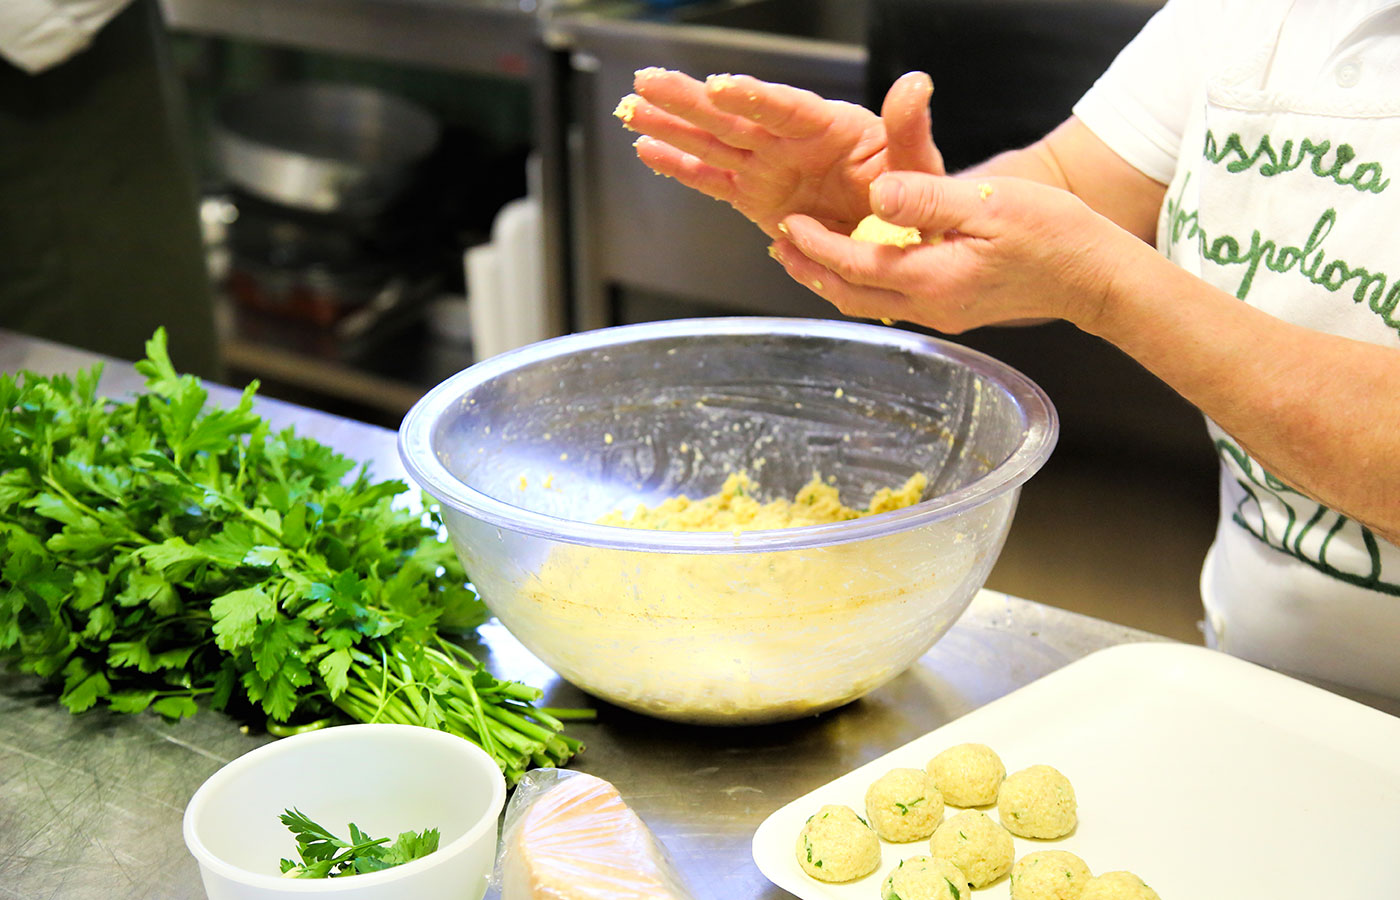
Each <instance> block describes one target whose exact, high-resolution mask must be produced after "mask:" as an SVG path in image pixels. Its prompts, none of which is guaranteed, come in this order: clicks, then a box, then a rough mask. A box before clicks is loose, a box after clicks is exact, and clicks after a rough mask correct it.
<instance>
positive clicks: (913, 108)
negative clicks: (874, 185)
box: [617, 68, 943, 238]
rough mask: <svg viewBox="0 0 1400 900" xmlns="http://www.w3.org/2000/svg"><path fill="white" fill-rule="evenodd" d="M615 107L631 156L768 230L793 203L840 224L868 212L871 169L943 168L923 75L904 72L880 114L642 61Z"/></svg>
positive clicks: (846, 228)
mask: <svg viewBox="0 0 1400 900" xmlns="http://www.w3.org/2000/svg"><path fill="white" fill-rule="evenodd" d="M634 87H635V90H636V92H637V93H636V94H634V95H631V96H629V97H626V98H624V99H623V101H622V103H621V104H620V105H619V106H618V110H617V115H618V117H619V118H621V119H622V120H623V122H624V123H625V124H626V125H627V127H629V128H631V129H633V130H634V131H638V132H641V134H642V135H643V136H642V137H641V138H640V139H639V140H638V141H637V144H636V147H637V155H638V156H639V157H640V158H641V160H642V162H644V163H646V164H647V165H648V166H650V167H651V168H652V169H654V170H655V171H657V172H659V173H661V174H662V175H669V176H671V177H673V178H675V179H676V180H677V181H680V182H681V183H682V184H685V185H687V186H688V187H691V188H694V189H695V190H698V191H701V192H702V193H705V194H708V195H709V196H711V197H714V198H716V199H719V200H723V201H725V202H726V203H729V204H730V205H732V206H733V207H734V208H735V209H737V210H739V211H740V212H741V213H743V214H744V215H745V216H747V217H748V218H749V219H751V220H752V221H753V222H754V223H755V224H757V225H758V227H759V228H761V229H763V231H764V232H765V233H767V234H768V235H769V237H772V238H778V237H780V232H779V230H778V223H779V222H781V221H782V220H783V219H784V218H785V217H787V216H789V215H792V214H794V213H800V214H803V215H805V216H809V217H811V218H812V219H814V220H816V221H817V222H819V223H821V224H822V225H823V226H825V227H826V228H828V229H830V230H832V231H836V232H840V233H843V234H849V233H850V231H851V229H852V228H854V227H855V225H856V223H857V222H859V221H860V220H861V219H862V218H864V217H865V216H866V215H868V214H869V213H870V200H869V190H870V184H871V182H872V181H874V179H875V178H877V177H878V176H880V175H881V174H883V173H885V172H887V171H893V170H896V169H901V170H909V171H915V172H928V173H934V174H942V173H943V158H942V156H941V155H940V154H939V152H938V149H937V147H935V146H934V143H933V139H932V137H931V136H930V121H929V106H928V104H929V98H930V96H931V95H932V93H933V82H932V81H930V80H929V77H928V76H927V75H925V74H923V73H922V72H911V73H909V74H907V75H905V76H903V77H902V78H900V79H899V80H898V81H897V82H895V84H894V85H893V86H892V87H891V88H890V91H889V93H888V94H887V95H886V97H885V101H884V104H883V106H882V107H881V115H880V116H876V115H875V114H874V113H872V112H870V111H869V110H867V109H865V108H863V107H861V106H857V105H855V104H853V103H845V102H842V101H837V100H826V99H823V98H822V97H820V96H818V95H816V94H814V93H811V92H810V91H804V90H800V89H798V88H794V87H789V86H787V85H780V84H769V83H767V82H763V81H759V80H758V79H756V78H751V77H749V76H747V75H712V76H710V77H709V78H708V79H706V80H705V81H704V82H699V81H696V80H695V79H693V78H691V77H689V76H687V75H684V74H682V73H680V72H672V71H667V70H665V69H656V68H653V69H643V70H641V71H640V72H638V73H637V75H636V79H635V81H634Z"/></svg>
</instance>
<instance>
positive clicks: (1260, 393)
mask: <svg viewBox="0 0 1400 900" xmlns="http://www.w3.org/2000/svg"><path fill="white" fill-rule="evenodd" d="M1121 252H1123V253H1124V259H1123V262H1122V263H1121V264H1120V266H1119V267H1118V268H1117V272H1116V275H1115V277H1114V280H1113V282H1112V284H1111V286H1110V287H1109V289H1108V291H1107V292H1106V294H1105V301H1104V304H1103V306H1102V307H1101V311H1100V314H1099V316H1098V317H1097V318H1096V320H1095V321H1092V322H1086V323H1083V325H1082V327H1085V328H1086V330H1089V331H1092V332H1093V333H1096V334H1098V335H1099V336H1101V337H1103V338H1105V339H1106V340H1108V341H1110V342H1112V343H1113V344H1115V345H1116V346H1118V347H1119V348H1120V349H1122V350H1124V351H1125V352H1127V353H1128V354H1129V355H1131V356H1132V357H1133V358H1134V359H1136V360H1137V361H1138V362H1140V363H1141V364H1142V365H1144V366H1145V367H1147V368H1148V369H1149V370H1150V371H1152V372H1153V373H1154V374H1156V375H1157V376H1158V377H1159V378H1161V379H1162V380H1163V381H1165V382H1166V383H1167V384H1169V385H1171V386H1172V387H1173V388H1174V389H1176V390H1177V391H1178V392H1179V393H1180V394H1181V395H1182V396H1184V397H1185V398H1186V399H1187V400H1189V401H1191V402H1192V403H1193V404H1195V405H1196V406H1197V407H1198V408H1199V409H1201V410H1202V411H1203V412H1204V413H1205V414H1206V415H1208V416H1210V417H1211V419H1213V420H1214V421H1215V422H1216V423H1217V424H1218V425H1220V427H1221V428H1222V429H1224V430H1225V432H1226V433H1228V434H1229V435H1230V436H1231V437H1232V438H1234V439H1235V440H1236V441H1237V442H1238V443H1239V444H1240V445H1241V447H1242V448H1243V449H1244V450H1245V451H1246V452H1248V453H1249V454H1250V455H1251V456H1253V457H1254V458H1255V459H1257V460H1258V461H1259V462H1260V463H1261V464H1262V465H1263V467H1264V468H1265V469H1266V470H1267V471H1269V472H1270V473H1271V474H1272V475H1274V476H1275V477H1277V478H1279V479H1281V480H1282V481H1284V482H1285V483H1287V484H1289V485H1290V486H1292V487H1294V488H1295V489H1297V490H1299V491H1301V492H1303V493H1304V494H1307V495H1308V496H1311V497H1313V498H1314V499H1316V500H1318V501H1319V502H1321V503H1323V504H1325V505H1327V506H1328V507H1330V508H1332V509H1334V510H1337V511H1338V512H1341V513H1343V514H1345V515H1348V516H1350V517H1351V518H1353V519H1355V520H1357V521H1359V522H1361V523H1362V524H1365V525H1367V526H1369V527H1370V528H1371V529H1372V530H1373V531H1375V532H1376V533H1377V534H1380V535H1381V536H1383V537H1385V538H1386V539H1387V540H1390V541H1391V542H1397V543H1400V467H1397V466H1396V465H1394V460H1397V459H1400V406H1398V405H1397V404H1394V403H1390V402H1387V401H1386V399H1385V398H1389V397H1391V396H1393V394H1394V388H1395V385H1396V384H1397V383H1400V351H1397V350H1396V349H1394V348H1389V347H1383V346H1379V345H1376V344H1369V343H1365V342H1361V341H1355V340H1351V339H1347V338H1341V337H1337V336H1334V335H1328V334H1324V333H1322V332H1318V331H1314V330H1312V329H1308V328H1304V327H1301V326H1298V325H1293V324H1290V323H1288V322H1285V321H1283V320H1281V319H1278V318H1276V317H1274V316H1271V315H1269V314H1267V313H1264V312H1262V311H1260V310H1258V309H1255V308H1253V307H1251V306H1249V305H1248V304H1246V303H1244V302H1242V301H1240V300H1238V299H1236V298H1235V297H1234V296H1232V295H1230V294H1228V293H1226V292H1225V291H1221V290H1218V289H1216V288H1214V287H1212V286H1210V285H1209V284H1207V283H1206V282H1204V281H1202V280H1200V279H1198V278H1196V277H1195V276H1193V275H1191V274H1189V273H1187V272H1185V271H1183V270H1181V269H1180V268H1178V267H1177V266H1175V265H1173V264H1172V263H1170V262H1169V261H1167V260H1165V259H1163V258H1162V257H1160V256H1158V255H1157V254H1156V253H1154V252H1152V251H1151V250H1149V249H1148V248H1145V247H1142V248H1140V249H1131V248H1129V247H1128V246H1127V242H1125V244H1124V247H1123V248H1121Z"/></svg>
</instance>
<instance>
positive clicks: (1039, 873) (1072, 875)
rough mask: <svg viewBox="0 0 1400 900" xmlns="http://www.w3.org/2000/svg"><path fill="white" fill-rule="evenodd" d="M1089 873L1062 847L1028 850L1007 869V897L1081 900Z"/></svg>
mask: <svg viewBox="0 0 1400 900" xmlns="http://www.w3.org/2000/svg"><path fill="white" fill-rule="evenodd" d="M1092 877H1093V876H1092V875H1091V873H1090V872H1089V867H1088V866H1087V865H1085V864H1084V860H1082V859H1080V858H1079V857H1077V856H1075V855H1074V854H1073V853H1069V852H1068V851H1065V850H1043V851H1041V852H1039V853H1028V854H1026V855H1025V856H1023V857H1021V858H1020V859H1018V860H1016V865H1015V866H1013V867H1012V869H1011V900H1083V898H1084V890H1085V888H1086V887H1087V886H1088V884H1089V880H1090V879H1091V878H1092Z"/></svg>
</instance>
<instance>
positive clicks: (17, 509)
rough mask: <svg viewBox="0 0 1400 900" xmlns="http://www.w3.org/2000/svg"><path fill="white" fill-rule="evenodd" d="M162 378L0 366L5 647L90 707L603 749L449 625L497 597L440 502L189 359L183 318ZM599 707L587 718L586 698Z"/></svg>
mask: <svg viewBox="0 0 1400 900" xmlns="http://www.w3.org/2000/svg"><path fill="white" fill-rule="evenodd" d="M146 353H147V358H146V359H145V360H143V361H141V362H139V363H137V366H136V367H137V370H138V371H139V372H140V373H141V374H143V375H145V376H146V388H147V389H146V390H145V391H144V392H141V393H139V394H137V395H136V396H134V397H133V398H131V399H130V400H127V401H114V400H110V399H107V398H104V397H100V396H99V395H98V394H97V382H98V377H99V375H100V372H101V369H100V366H99V367H95V368H93V369H91V370H89V371H85V372H80V373H78V374H76V375H75V376H74V377H71V378H70V377H68V376H64V375H59V376H53V377H45V376H40V375H36V374H34V373H32V372H23V373H20V374H19V376H18V377H16V376H12V375H10V374H0V657H8V658H10V659H11V660H13V661H16V662H17V663H18V665H19V667H20V668H21V669H22V670H23V671H26V672H31V673H33V674H35V675H38V676H40V677H43V678H46V679H52V680H55V681H57V682H61V685H62V691H61V694H60V700H61V701H62V703H63V704H64V705H66V706H67V707H68V708H69V709H70V710H72V711H73V712H75V713H77V712H82V711H84V710H87V709H89V708H92V707H95V706H106V707H107V708H109V709H111V710H113V711H116V712H124V713H137V712H141V711H143V710H146V709H148V708H149V709H152V710H154V711H155V712H157V713H159V714H160V715H162V716H165V717H167V718H171V719H178V718H182V717H184V716H189V715H193V714H194V713H195V712H196V711H197V710H198V709H199V706H200V704H201V703H204V704H207V705H208V706H209V707H211V708H213V709H217V710H227V711H229V712H232V713H235V714H242V715H247V714H249V713H253V712H260V713H261V714H263V715H265V716H266V721H267V727H268V730H269V731H270V732H272V733H274V734H286V733H288V732H289V731H293V730H303V729H305V728H308V727H317V726H320V725H324V724H329V723H330V722H332V721H335V720H336V719H337V718H342V717H348V718H350V719H353V720H356V721H361V722H398V723H404V724H415V725H425V726H428V727H432V728H439V729H442V730H444V731H449V732H453V733H455V734H458V735H461V736H463V737H466V738H468V739H470V740H472V741H474V742H476V743H477V744H478V745H480V746H481V747H483V748H484V749H485V750H487V752H489V753H491V755H492V756H493V757H495V759H496V760H497V762H498V763H499V764H500V765H501V768H502V770H503V771H504V772H505V773H506V775H507V777H508V778H509V779H510V780H511V782H512V783H513V782H514V780H515V779H516V778H518V777H519V775H520V774H522V773H523V772H524V770H525V769H526V768H527V767H528V766H529V765H531V764H532V763H533V764H538V765H559V764H562V763H563V762H564V761H566V760H567V759H569V758H570V757H571V756H572V755H573V754H574V753H576V752H577V751H578V750H579V749H581V747H580V745H579V743H578V742H577V741H575V740H573V739H572V738H569V737H567V736H565V735H564V734H563V733H562V729H563V724H562V722H561V721H560V718H561V717H568V716H569V715H570V714H577V713H574V711H559V710H555V711H549V710H545V709H541V708H537V707H534V706H533V705H532V702H533V701H534V700H536V699H538V698H539V696H540V692H539V690H538V689H535V688H531V687H527V686H525V685H522V684H519V683H516V682H507V681H499V680H497V679H496V678H494V677H493V676H492V675H491V674H490V673H489V672H487V671H486V670H485V668H484V667H483V666H482V665H481V664H480V663H479V662H478V661H477V660H476V659H475V658H474V657H473V656H472V655H471V654H470V653H469V652H468V651H467V650H466V649H464V648H463V647H461V646H460V645H458V644H456V643H454V642H452V641H449V640H448V639H447V638H446V637H445V636H444V635H445V633H446V632H449V631H453V630H465V629H471V628H474V627H475V626H476V625H478V624H480V623H481V622H482V621H483V620H484V618H485V616H486V611H485V607H484V606H483V604H482V603H481V601H480V599H479V598H478V597H477V596H476V593H475V592H474V590H473V589H472V587H471V586H470V585H469V584H468V583H467V575H466V573H465V572H464V571H463V570H462V567H461V564H460V562H459V561H458V559H457V556H456V554H455V553H454V552H453V550H452V548H451V546H450V545H449V544H448V543H446V542H445V541H443V540H442V538H441V536H440V534H441V522H440V520H439V519H438V517H437V513H436V510H435V509H434V508H433V507H431V506H429V508H428V512H427V513H424V514H419V513H416V512H413V511H410V510H406V509H403V508H398V507H395V506H394V505H393V501H394V498H395V497H397V496H398V495H399V494H402V493H403V492H405V491H406V490H407V485H405V484H404V483H403V482H401V481H383V482H374V481H372V480H371V479H370V476H369V472H368V470H367V468H366V467H364V466H359V467H358V468H357V466H356V464H355V463H354V462H353V461H351V460H349V459H347V458H345V457H343V456H341V455H339V454H337V453H336V452H334V451H333V450H331V449H330V448H329V447H326V446H325V445H323V444H320V443H318V442H317V441H315V440H313V439H309V438H305V437H300V436H298V435H296V434H295V433H294V432H293V431H292V430H290V429H288V430H286V431H283V432H280V433H277V434H273V433H271V430H270V428H269V426H268V424H267V422H266V421H265V420H264V419H262V417H260V416H259V415H257V414H256V413H254V412H253V410H252V405H253V397H254V391H255V388H256V386H250V387H249V388H248V389H247V390H246V391H244V393H243V396H242V398H241V400H240V402H239V403H238V405H237V406H235V407H234V408H231V409H218V408H209V409H206V408H205V407H206V400H207V399H208V394H207V392H206V391H205V390H204V388H203V387H202V385H201V384H200V382H199V381H198V379H196V378H194V377H192V376H188V375H185V376H181V375H179V374H177V373H176V371H175V369H174V367H173V366H172V364H171V361H170V357H169V355H168V353H167V350H166V340H165V334H164V331H163V330H161V331H157V332H156V334H155V336H154V337H153V338H152V339H151V340H150V341H148V342H147V344H146ZM582 715H587V713H582Z"/></svg>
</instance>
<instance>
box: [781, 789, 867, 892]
mask: <svg viewBox="0 0 1400 900" xmlns="http://www.w3.org/2000/svg"><path fill="white" fill-rule="evenodd" d="M797 862H798V864H799V865H801V866H802V871H804V872H806V873H807V874H808V875H811V876H812V877H813V878H815V879H817V880H818V881H828V882H832V883H839V882H843V881H855V880H856V879H857V878H864V877H865V876H866V875H869V874H870V873H871V872H874V871H875V870H876V869H878V868H879V867H880V839H879V838H878V837H877V836H876V835H875V831H874V829H872V828H871V827H870V826H869V825H867V824H866V823H865V820H863V819H862V818H861V817H860V816H858V815H856V812H855V810H853V809H851V808H850V807H849V806H839V805H836V804H828V805H827V806H823V807H822V808H821V809H819V810H817V812H816V813H815V814H814V815H813V816H812V817H811V818H809V819H808V820H807V823H806V824H805V825H803V826H802V830H801V831H800V832H798V835H797Z"/></svg>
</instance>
